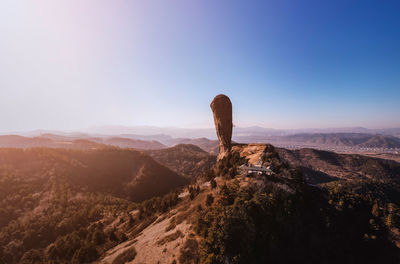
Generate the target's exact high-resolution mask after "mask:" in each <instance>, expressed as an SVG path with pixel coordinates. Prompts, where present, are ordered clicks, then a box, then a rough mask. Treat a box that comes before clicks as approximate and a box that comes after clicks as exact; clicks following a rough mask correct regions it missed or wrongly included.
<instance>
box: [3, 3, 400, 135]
mask: <svg viewBox="0 0 400 264" xmlns="http://www.w3.org/2000/svg"><path fill="white" fill-rule="evenodd" d="M399 13H400V2H399V1H367V0H363V1H338V0H335V1H296V0H293V1H210V0H204V1H184V0H182V1H161V0H160V1H94V0H90V1H89V0H88V1H78V0H72V1H71V0H70V1H67V0H65V1H51V0H47V1H44V0H38V1H29V0H26V1H13V0H4V1H2V2H1V3H0V34H1V41H0V89H1V90H0V91H1V96H0V120H1V123H0V131H13V130H31V129H39V128H43V129H78V128H85V127H89V126H95V125H107V124H113V125H126V126H134V125H155V126H179V127H211V126H212V125H213V121H212V115H211V112H210V108H209V103H210V101H211V100H212V98H213V97H214V96H215V95H217V94H219V93H225V94H227V95H228V96H230V97H231V100H232V102H233V107H234V123H235V125H237V126H252V125H260V126H264V127H272V128H311V127H315V128H326V127H347V126H364V127H369V128H377V127H399V126H400V119H399V118H398V117H399V115H400V104H399V101H400V16H399V15H398V14H399Z"/></svg>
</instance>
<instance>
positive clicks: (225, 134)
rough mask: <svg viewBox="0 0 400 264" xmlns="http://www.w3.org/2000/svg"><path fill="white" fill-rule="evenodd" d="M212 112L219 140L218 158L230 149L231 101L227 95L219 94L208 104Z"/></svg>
mask: <svg viewBox="0 0 400 264" xmlns="http://www.w3.org/2000/svg"><path fill="white" fill-rule="evenodd" d="M210 107H211V109H212V111H213V114H214V123H215V129H216V130H217V136H218V140H219V154H218V160H221V159H222V158H223V157H225V156H226V155H227V153H229V151H230V150H231V146H232V143H231V139H232V127H233V125H232V103H231V100H230V99H229V97H228V96H226V95H223V94H219V95H217V96H216V97H215V98H214V100H213V101H212V102H211V105H210Z"/></svg>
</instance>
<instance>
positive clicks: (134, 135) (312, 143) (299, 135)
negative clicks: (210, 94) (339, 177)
mask: <svg viewBox="0 0 400 264" xmlns="http://www.w3.org/2000/svg"><path fill="white" fill-rule="evenodd" d="M91 131H93V132H92V133H83V132H60V131H43V130H37V131H32V132H25V133H19V134H15V135H3V136H0V147H17V148H29V147H51V148H69V149H93V148H101V147H106V146H117V147H121V148H135V149H141V150H151V149H163V148H166V147H172V146H175V145H178V144H192V145H196V146H198V147H200V148H201V149H203V150H205V151H206V152H209V153H210V154H216V153H217V152H218V141H217V140H216V136H215V131H214V129H179V128H157V127H104V128H96V129H91ZM329 131H330V132H329ZM332 131H333V132H332ZM343 131H345V132H343ZM100 132H102V133H100ZM112 132H113V133H115V134H111V133H112ZM139 133H144V134H139ZM152 133H153V134H152ZM196 136H197V137H196ZM233 140H234V141H235V142H238V143H251V142H257V143H271V144H274V145H277V146H282V147H289V148H304V147H313V148H320V149H329V150H335V149H334V148H354V149H356V150H357V149H359V150H360V149H366V148H375V149H378V148H379V149H386V150H389V149H399V148H400V128H393V129H380V130H372V129H366V128H362V127H354V128H337V129H304V130H276V129H269V128H262V127H247V128H240V127H236V128H234V132H233Z"/></svg>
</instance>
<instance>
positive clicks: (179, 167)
mask: <svg viewBox="0 0 400 264" xmlns="http://www.w3.org/2000/svg"><path fill="white" fill-rule="evenodd" d="M146 153H148V154H149V155H150V156H152V157H153V158H154V159H155V160H156V161H158V162H160V163H161V164H163V165H165V166H167V167H168V168H170V169H172V170H174V171H176V172H178V173H179V174H181V175H183V176H186V177H189V178H196V177H197V176H199V175H201V174H203V173H205V172H207V171H208V170H209V169H210V168H211V167H212V166H213V165H214V164H215V159H216V157H215V156H214V155H210V154H209V153H207V152H205V151H204V150H202V149H201V148H199V147H198V146H195V145H186V144H180V145H176V146H174V147H171V148H166V149H160V150H151V151H147V152H146Z"/></svg>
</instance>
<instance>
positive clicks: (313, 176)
mask: <svg viewBox="0 0 400 264" xmlns="http://www.w3.org/2000/svg"><path fill="white" fill-rule="evenodd" d="M277 151H278V152H279V154H280V156H281V157H282V159H283V160H284V161H286V162H288V163H289V164H290V165H291V166H294V167H300V168H301V170H302V171H303V173H304V174H305V177H306V179H307V181H309V182H310V183H314V184H317V183H323V182H329V181H332V180H336V179H344V180H348V179H358V180H360V179H372V180H380V181H386V180H394V181H396V182H400V163H398V162H396V161H392V160H386V159H379V158H372V157H367V156H363V155H356V154H337V153H334V152H328V151H322V150H315V149H299V150H287V149H283V148H279V149H278V150H277Z"/></svg>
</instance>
